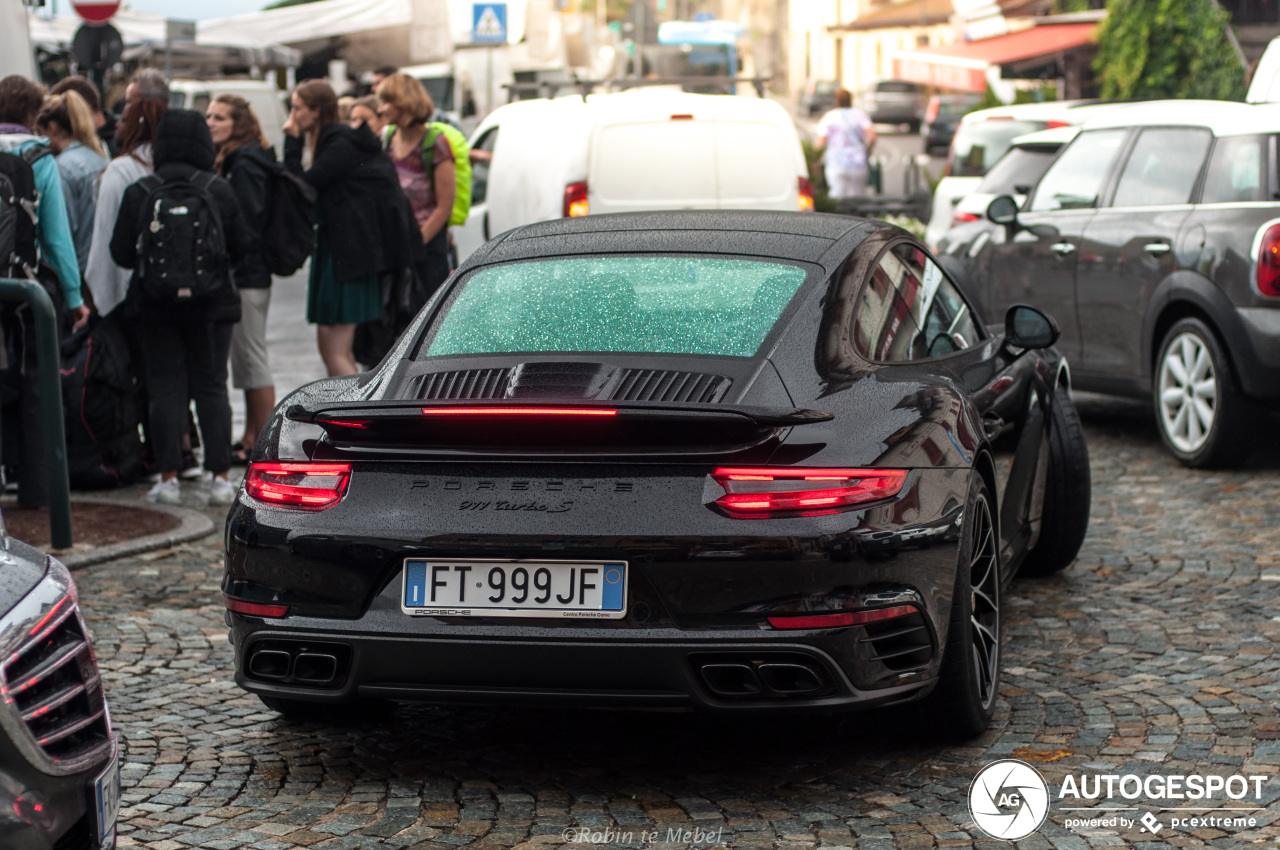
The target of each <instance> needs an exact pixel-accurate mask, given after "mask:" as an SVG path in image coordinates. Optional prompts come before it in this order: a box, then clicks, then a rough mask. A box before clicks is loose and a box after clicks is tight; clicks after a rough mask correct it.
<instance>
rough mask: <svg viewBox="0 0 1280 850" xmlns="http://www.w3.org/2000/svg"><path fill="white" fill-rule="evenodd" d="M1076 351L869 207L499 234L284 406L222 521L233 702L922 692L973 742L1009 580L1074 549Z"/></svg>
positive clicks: (858, 700) (1040, 317) (694, 215)
mask: <svg viewBox="0 0 1280 850" xmlns="http://www.w3.org/2000/svg"><path fill="white" fill-rule="evenodd" d="M1056 333H1057V331H1056V326H1054V324H1053V322H1052V320H1051V319H1049V318H1048V317H1046V316H1045V315H1044V314H1042V313H1040V312H1039V311H1037V310H1034V309H1033V308H1030V307H1021V306H1019V307H1014V308H1012V309H1011V310H1010V311H1009V315H1008V317H1007V318H1006V323H1005V329H1004V331H1003V332H1002V333H993V332H992V331H989V330H988V329H987V328H986V327H984V326H983V324H982V323H981V322H980V321H979V320H978V319H977V318H976V317H975V316H974V314H973V311H972V309H971V308H970V306H969V305H968V304H967V303H966V302H965V300H964V298H963V297H962V296H961V294H960V293H959V291H958V290H957V288H956V287H955V285H954V284H953V283H952V281H951V280H949V279H948V277H947V275H946V273H945V272H944V271H943V270H942V269H941V268H939V266H938V265H937V264H936V263H935V262H934V260H933V259H932V258H931V257H930V255H929V254H928V253H927V252H926V251H925V250H924V249H923V248H922V247H921V246H920V244H919V242H917V241H916V240H915V239H913V238H912V237H911V236H910V235H909V234H907V233H906V232H905V231H903V230H900V229H898V228H896V227H893V226H890V225H886V224H884V223H883V222H879V221H868V220H863V219H857V218H849V217H844V216H826V215H814V214H800V213H795V214H789V213H766V212H711V211H707V212H694V211H681V212H669V213H637V214H624V215H605V216H588V217H586V218H582V219H573V220H564V221H556V222H546V223H541V224H535V225H530V226H527V227H523V228H520V229H518V230H514V231H511V232H510V233H507V234H504V235H502V236H500V237H498V238H496V239H494V240H492V241H491V242H489V243H487V244H486V245H485V246H484V247H483V248H482V249H481V250H479V251H478V252H476V253H475V254H474V255H473V256H472V257H471V258H470V259H469V260H468V261H467V262H466V263H465V264H464V265H463V266H462V267H461V268H460V269H459V270H458V272H457V273H456V274H455V275H454V276H453V277H452V278H451V279H450V280H449V282H448V283H447V284H446V285H445V286H444V287H442V289H441V291H440V292H439V293H438V294H437V296H436V297H435V298H434V299H433V300H432V302H431V303H430V304H428V305H427V306H426V307H425V308H424V309H423V311H422V312H421V314H420V315H419V316H418V317H417V318H416V319H415V321H414V323H413V325H412V326H411V327H410V328H409V329H408V331H406V333H405V334H404V335H403V337H402V338H401V339H400V340H399V342H398V343H397V345H396V347H395V348H394V349H393V350H392V352H391V353H390V354H389V355H388V356H387V358H386V359H385V360H384V361H383V363H382V364H381V365H380V366H379V367H378V368H377V369H375V370H374V371H372V372H369V373H364V374H360V375H354V376H349V377H343V378H333V379H327V380H322V381H317V382H315V383H313V384H309V385H308V386H306V387H303V388H302V389H299V390H298V391H296V392H295V393H293V394H292V395H290V396H289V397H288V398H286V399H285V400H284V401H283V402H282V403H281V404H280V405H279V407H278V408H277V411H276V414H275V416H274V418H273V419H272V421H271V422H270V423H269V425H268V427H267V429H266V430H265V431H264V433H263V436H262V438H261V439H260V440H259V442H258V445H257V447H256V448H255V451H254V455H253V462H252V464H251V465H250V468H249V471H248V474H247V476H246V479H245V485H244V487H243V488H242V489H241V491H240V493H239V496H238V498H237V500H236V502H235V504H234V505H233V506H232V509H231V512H230V514H229V516H228V519H227V529H226V574H225V578H224V582H223V592H224V595H225V599H226V606H227V608H228V609H229V610H228V614H227V617H228V622H229V624H230V626H231V630H232V639H233V641H234V644H235V655H236V664H237V670H236V681H237V682H238V683H239V684H240V685H241V686H242V687H244V688H246V689H247V690H249V691H252V692H254V693H256V694H258V695H260V697H261V698H262V699H263V701H264V702H265V703H266V704H267V705H269V706H271V707H274V708H276V709H278V710H280V711H282V712H284V713H286V714H287V713H290V712H295V711H298V712H302V711H305V710H307V709H308V708H309V707H310V706H311V705H312V704H314V703H318V702H321V703H322V702H327V703H331V704H342V703H347V702H352V701H355V700H359V699H361V698H371V699H392V700H419V701H431V702H465V703H489V702H512V703H561V704H565V703H567V704H574V705H605V706H627V707H663V708H670V707H686V708H701V709H713V710H722V711H739V712H750V711H760V710H777V709H782V708H794V709H833V708H843V707H871V706H879V705H886V704H891V703H896V702H902V701H908V700H913V699H917V698H921V697H928V698H929V699H931V700H932V701H933V707H932V709H930V711H931V712H932V713H934V714H936V716H937V718H938V719H939V720H940V721H942V722H943V723H945V724H947V725H948V726H949V727H950V728H951V729H953V730H954V731H956V732H959V733H962V734H972V733H975V732H977V731H979V730H981V729H983V728H985V727H986V725H987V723H988V721H989V719H990V717H991V712H992V708H993V705H994V702H995V696H996V691H997V687H998V683H999V674H1000V659H1001V633H1002V617H1001V597H1002V595H1003V593H1004V592H1005V589H1006V587H1007V585H1008V583H1009V581H1010V579H1011V578H1012V576H1013V574H1014V572H1015V570H1018V569H1022V570H1023V571H1031V572H1036V573H1041V574H1044V573H1050V572H1054V571H1056V570H1060V569H1062V568H1063V567H1065V566H1066V565H1068V564H1069V563H1070V562H1071V561H1072V559H1073V558H1074V557H1075V554H1076V552H1077V550H1078V549H1079V546H1080V544H1081V542H1082V540H1083V537H1084V533H1085V529H1086V527H1087V522H1088V513H1089V492H1090V491H1089V471H1088V462H1087V455H1086V449H1085V445H1084V439H1083V435H1082V432H1081V427H1080V424H1079V420H1078V418H1077V416H1076V413H1075V410H1074V408H1073V407H1072V404H1071V400H1070V397H1069V394H1068V388H1069V372H1068V369H1067V364H1066V362H1065V361H1064V360H1063V358H1062V357H1061V356H1060V355H1059V354H1058V353H1057V352H1056V351H1055V350H1054V349H1053V348H1052V343H1053V341H1054V338H1055V337H1056Z"/></svg>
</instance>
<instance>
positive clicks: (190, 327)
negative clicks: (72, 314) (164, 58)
mask: <svg viewBox="0 0 1280 850" xmlns="http://www.w3.org/2000/svg"><path fill="white" fill-rule="evenodd" d="M154 154H155V164H156V171H155V173H156V175H157V176H158V177H159V178H160V179H161V180H163V181H164V182H176V181H184V180H190V179H191V178H192V177H195V176H198V175H200V173H201V172H211V171H212V169H213V160H214V154H215V150H214V146H213V138H212V137H211V136H210V135H209V128H208V126H206V125H205V119H204V116H203V115H201V114H200V113H198V112H195V111H192V110H190V109H170V110H169V111H168V112H166V113H165V114H164V117H163V118H161V119H160V125H159V127H158V128H157V131H156V141H155V147H154ZM210 176H211V177H212V182H211V183H210V184H209V194H210V195H211V196H212V198H213V200H214V202H215V203H216V204H217V211H218V217H219V219H220V222H221V225H222V235H223V240H224V242H225V244H226V251H227V255H228V257H227V260H228V264H229V265H230V264H234V263H237V262H239V261H240V259H241V258H242V257H244V256H245V255H246V254H247V253H249V252H250V251H252V250H253V249H254V248H256V247H257V244H256V238H255V236H254V234H253V233H252V232H250V230H249V228H248V227H247V226H246V225H245V221H244V218H243V216H241V215H240V206H239V204H238V203H237V202H236V196H235V192H234V191H233V190H232V189H231V186H230V184H228V183H227V181H226V180H224V179H222V178H221V177H216V176H213V175H210ZM147 180H148V178H143V179H142V180H139V181H138V182H136V183H133V184H131V185H130V186H129V188H127V189H125V192H124V198H123V200H122V201H121V203H120V215H119V216H118V217H117V219H116V227H115V231H114V232H113V233H112V235H111V256H112V258H113V259H114V260H115V261H116V263H118V264H119V265H121V266H123V267H125V268H135V267H136V266H137V265H138V261H139V259H140V258H139V256H138V237H139V236H140V235H141V229H142V227H144V226H146V225H145V224H144V223H145V222H146V221H147V220H148V218H149V216H148V215H147V213H146V211H144V210H143V209H142V207H143V205H144V204H145V203H146V201H147V196H148V194H149V190H148V185H147ZM152 224H153V226H154V223H152ZM193 250H194V248H193ZM141 259H146V258H141ZM126 297H127V298H128V299H129V300H130V301H133V302H135V303H136V305H137V315H138V317H139V320H140V322H141V323H142V324H143V326H144V329H143V334H142V339H143V346H144V349H145V351H146V368H147V379H148V383H149V385H150V388H151V403H150V411H149V414H150V419H151V438H152V440H153V441H154V442H155V453H156V465H157V466H158V467H159V468H160V475H161V480H160V483H158V484H157V485H156V486H155V487H153V488H152V489H151V492H150V493H148V494H147V497H148V498H149V499H151V500H152V501H155V502H162V503H165V504H177V503H178V502H179V501H180V500H181V493H180V491H179V485H178V470H179V468H180V467H181V464H182V434H183V432H184V431H185V430H186V412H187V405H188V403H189V401H195V404H196V417H197V418H198V419H199V421H200V430H201V432H202V433H203V434H204V443H205V459H204V465H205V469H207V470H209V472H211V473H213V482H212V485H211V488H210V491H209V502H210V504H230V503H231V501H232V500H233V499H234V498H235V488H234V487H232V486H231V484H230V482H229V481H228V480H227V470H228V469H229V468H230V466H231V402H230V400H229V399H228V398H227V353H228V351H229V350H230V348H231V331H232V327H233V326H234V324H235V323H236V322H238V321H239V320H240V295H239V294H238V293H237V292H236V288H235V285H234V283H232V281H231V277H230V274H228V275H227V279H226V285H225V286H223V287H222V288H221V289H220V290H219V292H218V294H217V296H216V297H214V298H212V299H210V300H208V301H206V302H202V303H199V304H191V305H184V306H174V305H171V304H161V303H159V302H156V301H153V300H151V299H149V298H147V297H146V296H145V295H144V293H143V292H142V284H141V282H140V280H139V275H138V272H137V271H135V272H134V276H133V279H132V281H131V282H130V284H129V293H128V295H127V296H126Z"/></svg>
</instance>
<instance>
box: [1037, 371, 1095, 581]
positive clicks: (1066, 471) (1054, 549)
mask: <svg viewBox="0 0 1280 850" xmlns="http://www.w3.org/2000/svg"><path fill="white" fill-rule="evenodd" d="M1048 439H1049V460H1048V467H1049V468H1048V470H1047V472H1046V474H1045V484H1044V489H1045V493H1044V507H1043V509H1042V510H1041V512H1040V537H1039V539H1038V540H1037V541H1036V545H1035V548H1034V549H1032V550H1031V551H1030V552H1028V553H1027V559H1026V560H1025V561H1023V562H1022V567H1021V572H1022V573H1023V574H1025V575H1031V576H1047V575H1052V574H1054V573H1056V572H1060V571H1062V570H1064V569H1066V568H1067V567H1068V566H1069V565H1070V564H1071V562H1072V561H1074V560H1075V558H1076V554H1077V553H1078V552H1079V551H1080V547H1081V546H1082V545H1083V544H1084V537H1085V534H1086V532H1088V530H1089V504H1090V500H1091V490H1092V488H1091V485H1090V474H1089V449H1088V446H1087V445H1086V443H1085V438H1084V426H1082V425H1081V424H1080V414H1079V413H1077V412H1076V406H1075V405H1074V404H1072V402H1071V396H1070V394H1069V390H1068V388H1067V387H1066V386H1059V387H1058V388H1057V389H1055V390H1054V393H1053V399H1052V400H1051V401H1050V402H1049V434H1048Z"/></svg>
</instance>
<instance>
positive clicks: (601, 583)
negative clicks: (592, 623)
mask: <svg viewBox="0 0 1280 850" xmlns="http://www.w3.org/2000/svg"><path fill="white" fill-rule="evenodd" d="M400 605H401V608H402V609H403V611H404V612H405V613H406V614H411V615H413V616H415V617H559V618H565V619H596V620H618V619H621V618H622V617H624V616H626V613H627V564H626V562H624V561H532V560H530V561H501V560H459V561H444V560H428V559H421V558H406V559H405V562H404V575H403V580H402V592H401V595H400Z"/></svg>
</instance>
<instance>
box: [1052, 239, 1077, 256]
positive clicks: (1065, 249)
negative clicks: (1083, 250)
mask: <svg viewBox="0 0 1280 850" xmlns="http://www.w3.org/2000/svg"><path fill="white" fill-rule="evenodd" d="M1049 250H1050V251H1052V252H1053V253H1055V254H1057V255H1058V256H1059V257H1065V256H1067V255H1068V254H1073V253H1075V250H1076V246H1075V245H1072V244H1071V243H1070V242H1055V243H1054V244H1052V245H1050V246H1049Z"/></svg>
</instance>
